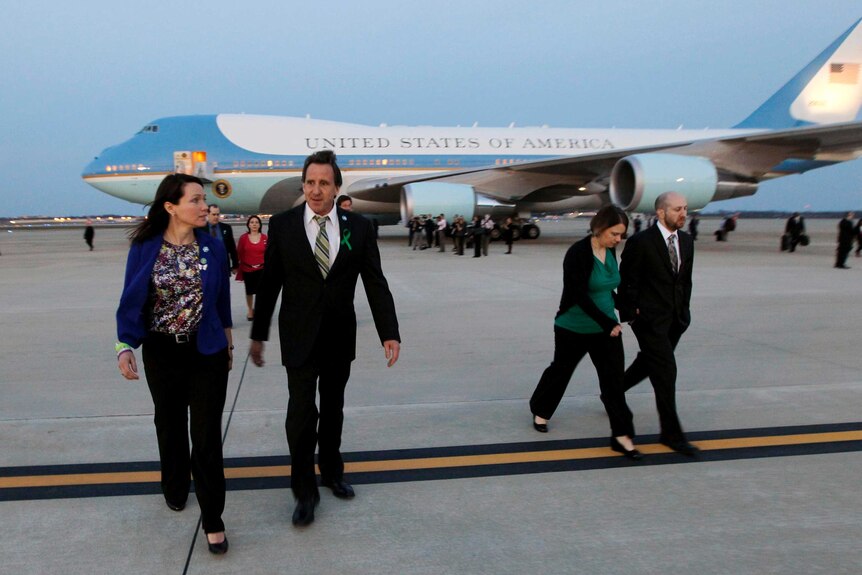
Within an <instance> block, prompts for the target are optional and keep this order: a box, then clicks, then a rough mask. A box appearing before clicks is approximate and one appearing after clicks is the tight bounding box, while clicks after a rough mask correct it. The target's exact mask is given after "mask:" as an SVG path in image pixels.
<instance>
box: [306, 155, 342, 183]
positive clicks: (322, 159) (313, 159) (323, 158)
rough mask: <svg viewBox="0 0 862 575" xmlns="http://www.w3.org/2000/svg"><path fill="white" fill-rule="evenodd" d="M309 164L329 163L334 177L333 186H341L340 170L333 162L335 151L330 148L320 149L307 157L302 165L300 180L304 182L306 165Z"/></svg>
mask: <svg viewBox="0 0 862 575" xmlns="http://www.w3.org/2000/svg"><path fill="white" fill-rule="evenodd" d="M311 164H329V165H330V166H332V173H333V177H334V178H335V187H336V188H340V187H341V170H339V169H338V164H336V163H335V152H333V151H332V150H320V151H319V152H314V153H313V154H311V155H310V156H308V157H307V158H305V163H304V164H303V165H302V181H303V182H305V173H306V172H307V171H308V166H310V165H311Z"/></svg>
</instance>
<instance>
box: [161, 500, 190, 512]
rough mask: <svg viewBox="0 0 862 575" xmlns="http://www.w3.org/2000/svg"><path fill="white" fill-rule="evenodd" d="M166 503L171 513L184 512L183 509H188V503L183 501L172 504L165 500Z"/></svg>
mask: <svg viewBox="0 0 862 575" xmlns="http://www.w3.org/2000/svg"><path fill="white" fill-rule="evenodd" d="M165 503H166V504H167V506H168V508H169V509H170V510H171V511H182V510H183V509H185V508H186V502H185V501H183V502H182V503H172V502H170V501H168V500H167V499H165Z"/></svg>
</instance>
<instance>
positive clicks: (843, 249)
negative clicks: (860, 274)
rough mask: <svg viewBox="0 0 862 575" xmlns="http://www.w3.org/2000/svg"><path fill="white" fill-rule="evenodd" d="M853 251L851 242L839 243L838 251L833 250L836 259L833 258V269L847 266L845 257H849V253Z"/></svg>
mask: <svg viewBox="0 0 862 575" xmlns="http://www.w3.org/2000/svg"><path fill="white" fill-rule="evenodd" d="M852 250H853V242H850V243H839V244H838V249H837V250H835V254H836V258H835V267H839V268H840V267H842V266H844V265H847V256H849V255H850V252H851V251H852Z"/></svg>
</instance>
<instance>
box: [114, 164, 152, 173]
mask: <svg viewBox="0 0 862 575" xmlns="http://www.w3.org/2000/svg"><path fill="white" fill-rule="evenodd" d="M146 169H147V167H146V166H144V165H143V164H120V165H116V164H115V165H110V166H105V171H106V172H137V171H141V170H146Z"/></svg>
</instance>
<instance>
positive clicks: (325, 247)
mask: <svg viewBox="0 0 862 575" xmlns="http://www.w3.org/2000/svg"><path fill="white" fill-rule="evenodd" d="M328 220H329V216H314V221H315V222H317V225H318V226H320V229H319V230H318V232H317V239H316V240H315V241H314V259H316V260H317V267H319V268H320V273H321V275H322V276H323V279H326V276H327V275H329V236H328V235H326V222H327V221H328Z"/></svg>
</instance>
